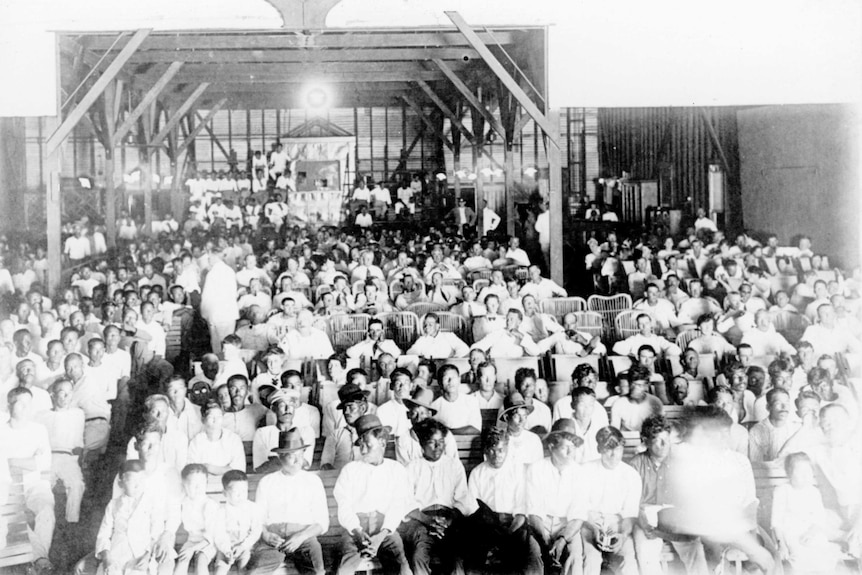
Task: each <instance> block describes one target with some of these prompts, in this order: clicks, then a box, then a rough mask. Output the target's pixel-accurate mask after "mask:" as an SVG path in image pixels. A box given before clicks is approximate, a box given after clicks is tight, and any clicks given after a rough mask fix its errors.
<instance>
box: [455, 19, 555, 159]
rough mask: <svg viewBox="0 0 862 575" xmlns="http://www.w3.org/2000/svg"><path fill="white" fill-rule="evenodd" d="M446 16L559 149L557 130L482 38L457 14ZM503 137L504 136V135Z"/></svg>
mask: <svg viewBox="0 0 862 575" xmlns="http://www.w3.org/2000/svg"><path fill="white" fill-rule="evenodd" d="M445 14H446V16H448V17H449V19H450V20H451V21H452V23H453V24H455V26H456V27H457V28H458V30H460V31H461V33H462V34H463V35H464V37H465V38H466V39H467V41H468V42H469V43H470V45H471V46H472V47H473V48H474V49H475V50H476V51H477V52H479V56H480V57H481V58H482V60H484V61H485V63H486V64H487V65H488V67H489V68H491V71H492V72H494V74H496V75H497V77H498V78H499V79H500V81H501V82H502V83H503V85H505V86H506V88H507V89H508V90H509V92H511V94H512V95H513V96H514V97H515V99H517V100H518V102H519V103H520V104H521V106H523V107H524V110H526V111H527V113H528V114H529V115H530V117H531V118H533V120H535V122H536V123H537V124H538V125H539V126H540V127H541V128H542V131H543V132H545V135H546V136H548V139H549V140H550V141H551V143H552V144H553V145H554V146H556V148H557V149H559V147H560V143H559V142H558V141H557V138H556V137H554V136H553V135H552V134H555V133H556V132H559V128H558V129H557V130H554V129H553V127H552V126H551V123H550V121H549V120H548V118H547V117H545V114H544V113H543V112H542V111H541V110H539V108H538V106H536V104H535V102H533V100H531V99H530V97H529V96H528V95H527V94H526V93H525V92H524V90H523V89H522V88H521V86H520V85H519V84H518V82H517V81H516V80H515V79H514V78H512V76H511V75H510V74H509V72H508V70H506V68H505V67H504V66H503V64H501V63H500V61H499V60H497V58H496V56H494V54H492V53H491V50H489V49H488V47H487V46H486V45H485V43H484V42H483V41H482V38H481V37H480V36H479V35H478V34H477V33H476V32H475V31H474V30H473V29H472V28H471V27H470V25H469V24H467V22H466V21H465V20H464V18H462V17H461V15H460V14H458V13H457V12H451V11H449V12H445ZM504 137H505V135H504Z"/></svg>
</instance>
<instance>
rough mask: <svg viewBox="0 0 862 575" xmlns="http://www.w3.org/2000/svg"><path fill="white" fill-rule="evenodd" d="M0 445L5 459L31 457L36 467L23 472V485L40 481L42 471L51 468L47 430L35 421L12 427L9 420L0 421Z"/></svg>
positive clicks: (41, 480) (42, 480) (29, 485)
mask: <svg viewBox="0 0 862 575" xmlns="http://www.w3.org/2000/svg"><path fill="white" fill-rule="evenodd" d="M0 445H2V446H3V451H4V453H3V455H4V456H5V457H6V459H33V460H34V461H35V467H36V469H35V470H34V471H28V472H25V473H24V474H23V480H24V486H25V488H29V487H31V486H33V485H35V484H39V483H42V484H43V485H44V483H43V482H44V481H45V480H44V479H42V475H41V474H42V473H43V472H45V471H49V470H50V469H51V442H50V441H49V440H48V430H47V429H46V428H45V426H44V425H41V424H39V423H36V422H35V421H27V422H25V423H22V424H21V426H20V427H12V426H11V425H10V424H9V422H3V423H0Z"/></svg>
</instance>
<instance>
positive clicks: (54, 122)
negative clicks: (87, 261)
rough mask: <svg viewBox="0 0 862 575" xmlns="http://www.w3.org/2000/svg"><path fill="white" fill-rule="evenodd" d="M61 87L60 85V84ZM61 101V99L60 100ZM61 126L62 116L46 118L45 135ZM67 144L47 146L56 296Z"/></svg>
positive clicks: (51, 278) (51, 288)
mask: <svg viewBox="0 0 862 575" xmlns="http://www.w3.org/2000/svg"><path fill="white" fill-rule="evenodd" d="M58 87H59V84H58ZM58 101H59V99H58ZM59 125H60V115H59V111H58V112H57V116H56V117H47V118H45V128H46V130H45V133H47V134H50V133H52V132H54V130H56V129H57V127H58V126H59ZM65 147H66V146H65V143H63V142H61V143H59V144H58V145H57V146H55V147H54V148H53V149H51V150H49V148H48V146H45V147H44V148H43V150H44V151H45V152H44V153H45V156H44V166H45V176H46V179H45V216H46V220H47V232H48V285H47V286H46V287H47V289H48V293H49V294H50V295H51V297H54V296H56V294H57V292H58V290H59V288H60V277H61V274H62V271H63V265H62V264H63V249H62V248H63V246H62V244H61V243H60V241H61V238H60V228H61V227H62V225H63V223H62V221H61V210H62V198H61V197H60V171H61V170H62V168H63V153H64V151H65Z"/></svg>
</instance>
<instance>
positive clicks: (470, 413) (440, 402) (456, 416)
mask: <svg viewBox="0 0 862 575" xmlns="http://www.w3.org/2000/svg"><path fill="white" fill-rule="evenodd" d="M431 408H432V409H435V410H437V413H436V414H435V415H434V419H436V420H437V421H439V422H440V423H442V424H443V425H445V426H446V427H448V428H449V429H458V428H461V427H467V426H472V427H475V428H476V429H479V430H481V429H482V413H481V412H480V411H479V404H478V403H477V402H476V398H475V397H473V396H471V395H465V394H463V393H459V394H458V397H457V398H456V399H455V401H449V400H448V399H446V398H445V397H443V396H440V397H438V398H437V399H435V400H434V401H433V402H432V403H431Z"/></svg>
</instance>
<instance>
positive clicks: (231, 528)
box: [215, 469, 261, 575]
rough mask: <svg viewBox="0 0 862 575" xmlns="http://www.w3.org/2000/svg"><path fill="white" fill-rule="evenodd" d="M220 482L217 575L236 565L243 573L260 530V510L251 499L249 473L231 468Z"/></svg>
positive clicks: (216, 530) (217, 526)
mask: <svg viewBox="0 0 862 575" xmlns="http://www.w3.org/2000/svg"><path fill="white" fill-rule="evenodd" d="M221 483H222V486H223V487H224V498H225V503H224V505H223V506H222V507H221V508H220V509H219V510H218V512H217V513H216V525H215V545H216V550H217V554H216V562H215V575H227V574H228V571H230V568H231V566H233V565H236V566H237V568H238V569H239V570H240V572H242V571H243V570H245V568H246V566H247V565H248V562H249V559H251V549H252V547H254V544H255V543H256V542H257V540H258V539H260V532H261V516H260V512H259V510H258V508H257V506H256V505H255V503H254V502H253V501H249V499H248V476H247V475H246V474H245V473H244V472H242V471H238V470H236V469H232V470H230V471H228V472H227V473H225V474H224V475H223V476H222V478H221Z"/></svg>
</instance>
